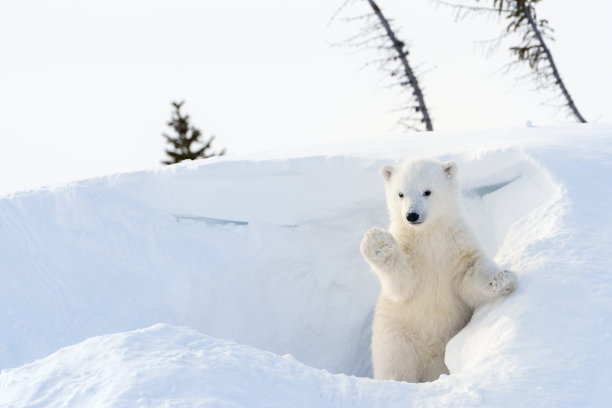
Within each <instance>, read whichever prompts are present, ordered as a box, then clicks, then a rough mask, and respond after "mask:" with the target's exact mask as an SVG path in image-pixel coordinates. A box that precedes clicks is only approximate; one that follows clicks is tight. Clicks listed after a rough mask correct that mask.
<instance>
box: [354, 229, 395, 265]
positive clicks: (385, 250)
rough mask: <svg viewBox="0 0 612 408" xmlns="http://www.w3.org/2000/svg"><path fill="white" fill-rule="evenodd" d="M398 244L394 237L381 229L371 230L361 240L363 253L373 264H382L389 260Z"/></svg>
mask: <svg viewBox="0 0 612 408" xmlns="http://www.w3.org/2000/svg"><path fill="white" fill-rule="evenodd" d="M396 245H397V243H396V242H395V239H394V238H393V235H391V233H389V232H388V231H385V230H382V229H380V228H370V229H369V230H368V231H367V232H366V233H365V235H364V236H363V239H362V240H361V248H360V249H361V253H362V254H363V256H365V257H366V258H367V259H369V260H370V261H373V262H382V261H385V260H386V259H388V258H389V256H390V255H391V254H392V253H393V251H394V250H395V246H396Z"/></svg>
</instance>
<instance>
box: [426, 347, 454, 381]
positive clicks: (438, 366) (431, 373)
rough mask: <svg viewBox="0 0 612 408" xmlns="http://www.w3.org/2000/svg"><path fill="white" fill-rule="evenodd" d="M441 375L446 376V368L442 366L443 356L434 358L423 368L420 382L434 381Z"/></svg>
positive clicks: (444, 365)
mask: <svg viewBox="0 0 612 408" xmlns="http://www.w3.org/2000/svg"><path fill="white" fill-rule="evenodd" d="M442 374H448V368H447V367H446V364H444V354H441V355H438V356H436V357H435V358H434V359H433V360H432V361H431V362H430V363H429V364H427V365H426V366H425V367H424V368H423V376H422V378H421V381H423V382H429V381H436V380H437V379H438V378H440V376H441V375H442Z"/></svg>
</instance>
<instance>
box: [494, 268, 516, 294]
mask: <svg viewBox="0 0 612 408" xmlns="http://www.w3.org/2000/svg"><path fill="white" fill-rule="evenodd" d="M517 280H518V279H517V277H516V274H515V273H514V272H512V271H509V270H503V271H499V272H497V273H496V274H495V276H493V279H491V281H490V282H489V287H490V288H491V290H493V292H495V293H496V294H499V295H507V294H509V293H510V292H512V291H513V290H514V289H515V288H516V283H517Z"/></svg>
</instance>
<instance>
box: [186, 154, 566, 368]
mask: <svg viewBox="0 0 612 408" xmlns="http://www.w3.org/2000/svg"><path fill="white" fill-rule="evenodd" d="M454 159H456V160H457V162H458V163H459V169H460V170H459V179H460V181H461V183H462V188H463V191H464V192H465V194H464V197H463V203H464V205H463V213H464V214H463V216H464V217H465V218H466V219H467V220H468V222H469V223H470V224H471V225H472V227H473V229H474V230H475V232H476V235H477V236H478V237H479V239H480V241H481V242H482V244H483V246H484V249H485V250H486V251H487V252H488V254H489V255H491V256H493V257H494V259H495V260H496V261H497V262H498V263H499V264H501V265H504V266H507V267H513V266H515V265H517V262H518V260H519V259H520V254H521V251H522V250H523V249H524V247H525V246H526V245H528V244H529V242H532V241H533V240H536V239H538V237H539V236H540V235H541V234H540V232H539V231H538V226H537V219H536V218H534V217H535V216H536V215H537V214H538V213H539V212H541V211H544V210H545V208H546V207H547V206H548V204H549V203H550V202H551V200H554V199H555V197H558V196H559V188H558V187H557V186H556V185H555V184H554V183H553V182H552V181H551V180H550V178H549V176H548V175H547V174H546V172H545V171H543V170H542V169H541V168H540V167H539V166H538V165H537V164H536V163H535V162H533V161H532V160H531V159H529V158H527V157H525V156H524V155H522V154H521V153H519V152H512V151H510V152H495V153H491V154H484V155H480V156H478V157H459V158H454ZM311 160H313V159H311ZM380 164H382V163H378V162H376V163H366V164H365V165H364V163H363V161H350V160H345V161H334V160H327V159H325V160H323V159H321V162H320V163H318V166H319V167H318V170H320V172H321V173H322V175H321V174H317V175H314V179H313V180H312V182H313V183H314V182H315V181H316V182H318V183H322V184H324V186H323V187H322V189H323V191H324V192H325V193H324V194H327V195H328V199H329V203H330V204H329V205H328V206H327V208H325V212H323V213H317V212H314V213H313V214H312V217H311V218H309V219H308V218H304V217H302V218H301V219H300V220H297V221H296V222H295V228H285V227H283V226H282V225H272V224H267V223H258V222H252V220H249V223H248V224H246V225H240V226H237V225H234V224H231V223H229V224H228V223H220V225H214V226H212V227H210V226H209V227H206V228H203V229H201V230H200V229H199V230H198V234H205V235H206V234H208V235H206V236H204V237H203V238H202V236H200V247H199V248H194V251H204V252H206V254H205V255H208V258H206V257H203V262H206V263H207V268H206V271H207V272H206V273H202V274H201V275H200V276H198V277H197V278H196V279H195V281H194V280H192V281H190V282H188V283H186V288H185V291H186V292H188V293H189V296H188V298H187V299H186V301H185V311H184V315H183V316H182V319H183V321H185V322H186V324H188V325H189V326H191V327H194V328H197V329H198V330H200V331H201V332H203V333H205V334H208V335H212V336H215V337H219V338H224V339H230V340H234V341H236V342H239V343H242V344H247V345H251V346H254V347H257V348H260V349H264V350H268V351H272V352H275V353H278V354H281V355H282V354H287V353H288V354H291V355H293V356H294V357H295V358H296V359H298V360H299V361H301V362H303V363H305V364H308V365H310V366H313V367H317V368H321V369H327V370H328V371H330V372H332V373H345V374H351V375H357V376H365V377H368V376H371V374H372V371H371V357H370V326H371V319H372V311H373V308H374V305H375V303H376V299H377V296H378V291H379V283H378V279H377V278H376V277H375V276H374V274H373V273H372V272H371V271H370V270H369V267H368V266H367V264H366V263H365V262H364V261H363V259H362V257H361V255H360V253H359V242H360V240H361V235H362V234H363V232H364V231H365V230H367V229H368V228H369V227H371V226H375V225H387V213H386V208H385V202H384V192H383V186H382V182H381V181H380V179H379V177H378V174H377V168H378V166H379V165H380ZM326 174H327V175H330V174H333V175H334V177H333V178H325V175H326ZM298 176H300V177H301V176H303V175H298ZM309 177H310V176H307V177H306V176H305V180H309V181H308V182H306V181H304V180H303V179H300V178H299V177H297V176H296V178H295V179H289V178H287V180H281V181H279V183H278V185H276V186H274V188H275V189H278V190H279V191H281V190H282V189H283V188H293V187H292V186H294V185H295V184H296V183H297V185H306V184H307V183H309V182H311V181H310V179H309ZM356 178H358V179H357V180H356ZM285 183H293V184H291V185H289V184H287V186H286V185H285ZM266 188H272V187H270V186H267V187H266ZM364 189H366V190H367V191H368V193H367V194H364ZM351 195H352V196H353V197H358V198H360V199H356V200H354V201H353V202H352V203H351V201H350V199H347V197H351ZM315 201H320V197H319V198H317V200H315ZM306 204H307V203H303V202H302V203H300V211H303V209H304V208H307V205H306ZM270 211H271V212H273V211H274V209H273V208H272V209H271V210H270ZM282 211H285V212H286V211H287V210H286V209H283V210H282ZM228 219H229V218H228ZM243 219H244V218H243ZM196 224H202V223H196ZM292 224H293V219H292ZM187 227H189V228H191V227H193V226H187ZM202 240H203V241H204V243H205V244H206V245H205V246H202V245H201V244H202ZM230 242H231V245H228V243H230ZM228 248H229V249H228ZM518 272H519V275H520V271H518ZM468 326H469V325H468ZM479 333H480V332H479V331H478V330H476V331H471V332H469V333H468V334H467V336H464V337H463V338H462V340H461V341H462V342H464V343H465V342H468V343H469V342H470V341H472V340H474V338H475V337H478V336H481V334H479ZM479 345H480V347H484V348H485V350H484V351H483V350H480V352H479V354H478V356H479V357H478V358H481V357H482V356H486V354H487V350H486V347H487V340H486V338H485V339H484V340H482V341H481V342H480V343H479ZM465 350H469V347H468V348H462V347H455V348H454V349H453V350H451V351H450V353H451V354H452V355H451V356H450V360H451V361H452V364H451V365H452V367H449V368H451V372H456V371H458V370H462V369H463V367H465V364H468V363H469V362H473V360H471V359H472V357H473V356H471V355H470V354H469V352H468V351H465ZM466 353H467V354H466Z"/></svg>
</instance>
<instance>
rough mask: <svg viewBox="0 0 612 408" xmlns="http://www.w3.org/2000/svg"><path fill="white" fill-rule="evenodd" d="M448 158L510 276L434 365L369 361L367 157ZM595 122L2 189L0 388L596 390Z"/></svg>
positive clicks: (102, 397) (333, 402)
mask: <svg viewBox="0 0 612 408" xmlns="http://www.w3.org/2000/svg"><path fill="white" fill-rule="evenodd" d="M421 156H433V157H438V158H440V159H443V160H447V159H453V160H456V161H457V163H458V164H459V179H460V180H461V182H462V184H463V186H462V188H463V191H464V206H463V207H464V208H463V210H464V215H465V217H466V218H467V219H468V220H469V221H470V222H471V224H472V225H473V227H474V229H475V230H476V232H477V234H478V235H479V237H480V238H481V240H482V243H483V245H484V247H485V250H486V251H488V252H489V253H490V254H491V255H493V256H494V257H495V260H496V261H497V262H498V263H499V264H500V265H502V266H504V267H508V268H511V269H513V270H515V271H516V272H517V273H518V274H519V279H520V286H519V288H518V290H517V291H516V292H515V293H514V294H512V295H511V296H510V297H509V298H507V299H505V300H501V301H498V302H496V303H494V304H490V305H487V306H485V307H482V308H481V309H479V310H478V311H477V312H476V313H475V315H474V317H473V319H472V321H471V322H470V323H469V324H468V326H467V327H466V328H465V329H464V330H462V331H461V332H460V333H459V334H458V335H457V336H455V338H453V339H452V340H451V342H450V343H449V344H448V346H447V354H446V362H447V365H448V367H449V369H450V371H451V374H450V375H448V376H443V377H442V378H440V379H439V380H438V381H435V382H432V383H427V384H406V383H398V382H393V381H374V380H372V379H370V378H367V377H368V376H370V375H371V366H370V361H369V359H370V355H369V331H370V321H371V317H372V308H373V305H374V303H375V301H376V297H377V294H378V282H377V279H376V278H375V276H374V275H373V274H372V273H371V272H370V270H369V268H368V266H367V264H366V263H365V261H363V259H362V258H361V255H360V254H359V249H358V247H359V241H360V239H361V236H362V234H363V233H364V232H365V230H367V229H368V228H369V227H371V226H383V227H384V226H385V225H386V223H387V215H386V209H385V203H384V194H383V185H382V181H381V180H380V177H379V175H378V167H379V166H380V165H381V164H385V163H389V162H394V161H397V160H401V159H403V158H405V157H421ZM611 173H612V126H607V125H576V126H564V127H548V128H539V127H529V128H523V129H500V130H492V131H489V132H478V133H431V134H430V133H428V134H417V135H412V136H397V137H387V138H383V139H370V140H361V141H355V142H353V143H343V144H337V145H333V144H327V145H319V146H306V147H300V148H296V149H295V150H294V151H276V152H267V153H262V154H258V155H253V156H243V157H224V158H218V159H208V160H205V161H199V162H193V163H186V164H180V165H176V166H169V167H166V168H163V169H158V170H149V171H141V172H136V173H128V174H117V175H111V176H107V177H103V178H99V179H92V180H86V181H81V182H76V183H72V184H68V185H62V186H55V187H50V188H45V189H40V190H35V191H29V192H21V193H15V194H11V195H7V196H4V197H0V260H1V263H0V277H1V281H0V282H1V284H0V308H1V309H2V310H3V311H4V313H2V314H0V368H1V369H2V371H1V372H0V406H54V407H55V406H57V407H62V406H71V407H72V406H130V407H131V406H211V407H213V406H214V407H217V406H228V407H230V406H231V407H236V406H238V407H258V406H270V407H273V406H278V407H286V406H296V407H300V406H304V407H310V406H320V407H326V406H329V407H332V406H333V407H338V406H347V407H359V406H363V407H371V406H381V407H383V406H384V407H390V406H406V405H407V404H408V405H411V406H452V407H457V406H470V407H471V406H486V407H488V406H508V407H514V406H517V405H519V404H520V405H524V406H568V407H571V406H609V405H610V404H611V403H612V389H611V388H610V387H609V379H610V378H612V365H610V361H612V341H611V339H610V334H611V332H612V277H611V275H610V273H609V270H610V267H611V266H612V252H611V251H610V248H612V232H610V231H612V215H611V214H612V198H610V197H612V191H611V190H612V183H610V181H609V180H608V175H609V174H611Z"/></svg>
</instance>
